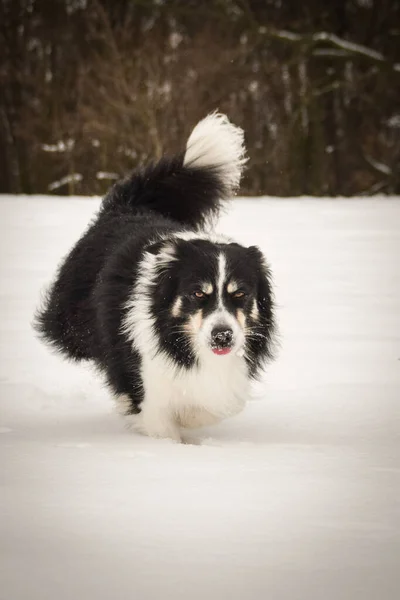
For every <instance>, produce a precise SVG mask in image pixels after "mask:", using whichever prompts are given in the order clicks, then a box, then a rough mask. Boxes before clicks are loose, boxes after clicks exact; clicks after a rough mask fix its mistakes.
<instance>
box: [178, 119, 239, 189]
mask: <svg viewBox="0 0 400 600" xmlns="http://www.w3.org/2000/svg"><path fill="white" fill-rule="evenodd" d="M245 154H246V149H245V146H244V133H243V130H242V129H241V128H240V127H237V126H235V125H233V124H232V123H230V121H229V119H228V117H227V116H226V115H223V114H220V113H217V112H214V113H211V114H210V115H208V116H207V117H206V118H205V119H203V120H202V121H200V122H199V123H198V124H197V125H196V127H195V128H194V129H193V131H192V133H191V135H190V137H189V139H188V142H187V145H186V154H185V159H184V164H185V165H188V166H191V167H213V168H214V169H215V171H216V172H217V173H218V175H219V176H220V177H221V179H222V181H223V183H224V185H225V186H226V188H227V190H228V195H231V194H233V193H235V191H236V190H237V188H238V186H239V183H240V178H241V176H242V171H243V167H244V165H245V163H246V160H247V159H246V156H245Z"/></svg>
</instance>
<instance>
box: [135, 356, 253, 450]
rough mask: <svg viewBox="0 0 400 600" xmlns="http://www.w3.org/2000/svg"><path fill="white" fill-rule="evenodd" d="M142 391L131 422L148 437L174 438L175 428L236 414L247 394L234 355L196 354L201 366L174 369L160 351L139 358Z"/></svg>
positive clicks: (241, 367) (243, 368) (242, 365)
mask: <svg viewBox="0 0 400 600" xmlns="http://www.w3.org/2000/svg"><path fill="white" fill-rule="evenodd" d="M142 378H143V384H144V389H145V397H144V402H143V403H142V405H141V409H142V412H141V413H140V415H137V416H136V418H135V421H136V423H135V425H136V426H137V427H138V428H139V429H140V430H142V431H143V432H144V433H147V434H148V435H155V436H160V437H164V436H167V437H173V438H175V439H176V438H178V437H179V434H178V433H177V431H178V427H179V426H181V427H189V428H192V427H201V426H204V425H210V424H212V423H217V422H218V421H220V420H222V419H224V418H226V417H230V416H233V415H235V414H237V413H238V412H240V411H241V410H242V409H243V407H244V405H245V403H246V400H247V398H248V394H249V380H248V374H247V367H246V364H245V361H244V359H243V358H242V357H239V356H237V355H233V354H232V355H227V356H214V355H213V354H212V353H211V352H208V356H207V355H206V356H203V357H200V359H199V366H198V367H197V368H193V369H190V370H183V369H181V370H176V368H175V367H174V366H173V365H172V363H171V361H169V360H168V358H166V357H165V356H163V355H157V356H156V357H154V358H150V357H143V362H142Z"/></svg>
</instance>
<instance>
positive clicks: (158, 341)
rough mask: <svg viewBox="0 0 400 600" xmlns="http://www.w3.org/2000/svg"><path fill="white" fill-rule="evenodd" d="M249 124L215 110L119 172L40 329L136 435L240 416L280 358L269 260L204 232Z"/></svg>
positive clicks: (62, 272)
mask: <svg viewBox="0 0 400 600" xmlns="http://www.w3.org/2000/svg"><path fill="white" fill-rule="evenodd" d="M245 154H246V152H245V147H244V133H243V131H242V129H240V128H239V127H236V126H234V125H233V124H232V123H231V122H230V121H229V120H228V118H227V117H226V116H225V115H222V114H219V113H212V114H210V115H208V116H207V117H206V118H205V119H203V120H202V121H200V122H199V123H198V124H197V125H196V127H195V128H194V129H193V131H192V133H191V135H190V137H189V139H188V141H187V145H186V149H185V150H184V151H183V152H182V153H180V154H178V155H176V156H173V157H171V158H168V157H164V158H162V159H161V160H160V161H159V162H156V163H152V164H150V165H149V166H147V167H146V168H144V169H140V170H138V171H136V172H134V173H133V174H131V175H130V176H129V177H127V178H125V179H123V180H121V181H119V182H117V183H116V184H115V185H114V186H113V187H112V188H111V190H110V191H109V192H108V193H107V195H106V196H105V198H104V199H103V201H102V204H101V206H100V209H99V212H98V214H97V216H96V217H95V219H94V220H93V222H92V223H91V224H90V225H89V227H88V229H87V230H86V232H85V233H84V234H83V236H82V237H81V239H80V240H79V241H78V242H77V244H76V245H75V246H74V247H73V249H72V250H71V252H70V253H69V255H68V256H67V257H66V259H65V260H64V262H63V263H62V264H61V266H60V268H59V270H58V273H57V275H56V278H55V281H54V283H53V284H52V285H51V287H50V289H49V290H48V292H47V293H46V297H45V300H44V305H43V306H42V308H41V309H39V311H38V312H37V314H36V316H35V321H34V323H35V328H36V330H37V332H38V333H39V335H40V336H42V337H43V338H44V340H45V341H46V342H47V343H49V344H50V345H52V346H53V347H54V348H55V349H56V350H57V351H59V352H61V353H63V354H64V355H65V356H66V357H68V358H69V359H72V360H75V361H84V360H87V361H92V362H93V363H94V364H95V365H96V366H97V367H98V368H99V369H100V370H101V371H102V372H103V373H104V375H105V378H106V381H107V383H108V385H109V387H110V388H111V390H112V392H113V394H114V396H115V397H116V399H117V402H118V405H119V407H120V409H121V411H122V412H123V414H125V415H126V416H127V417H129V420H130V421H131V424H132V426H133V427H134V429H136V430H137V431H138V432H141V433H143V434H146V435H148V436H152V437H157V438H170V439H172V440H176V441H181V428H183V429H185V428H197V427H202V426H206V425H212V424H214V423H218V422H219V421H221V420H222V419H224V418H226V417H230V416H233V415H236V414H237V413H239V412H240V411H241V410H242V409H243V407H244V406H245V404H246V400H247V399H248V397H249V394H250V384H251V381H252V379H254V378H256V377H257V376H258V374H259V373H260V372H261V370H262V368H263V366H264V364H265V363H266V361H267V360H268V359H270V358H272V346H273V334H274V330H275V320H274V301H273V290H272V280H271V272H270V268H269V266H268V264H267V262H266V259H265V258H264V256H263V255H262V253H261V251H260V250H259V249H258V248H257V247H256V246H251V247H249V248H246V247H244V246H242V245H239V244H238V243H235V242H234V241H232V240H231V239H229V238H226V237H223V236H220V235H216V234H214V233H212V232H210V231H211V230H210V223H211V222H212V219H213V217H215V216H217V215H218V212H219V210H220V208H221V206H222V204H223V203H224V202H225V201H226V200H228V199H229V198H230V197H231V196H233V195H234V194H235V192H236V191H237V189H238V186H239V182H240V179H241V175H242V171H243V168H244V165H245V163H246V160H247V159H246V156H245Z"/></svg>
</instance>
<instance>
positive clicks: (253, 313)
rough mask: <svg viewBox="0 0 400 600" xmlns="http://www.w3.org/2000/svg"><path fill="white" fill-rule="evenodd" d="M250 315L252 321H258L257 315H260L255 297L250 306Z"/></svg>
mask: <svg viewBox="0 0 400 600" xmlns="http://www.w3.org/2000/svg"><path fill="white" fill-rule="evenodd" d="M250 315H251V318H252V319H253V320H254V321H258V318H259V316H260V313H259V312H258V306H257V300H256V299H255V298H254V300H253V307H252V309H251V313H250Z"/></svg>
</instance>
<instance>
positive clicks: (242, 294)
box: [232, 291, 246, 298]
mask: <svg viewBox="0 0 400 600" xmlns="http://www.w3.org/2000/svg"><path fill="white" fill-rule="evenodd" d="M245 295H246V294H245V293H244V292H241V291H237V292H234V293H233V294H232V297H233V298H244V297H245Z"/></svg>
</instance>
